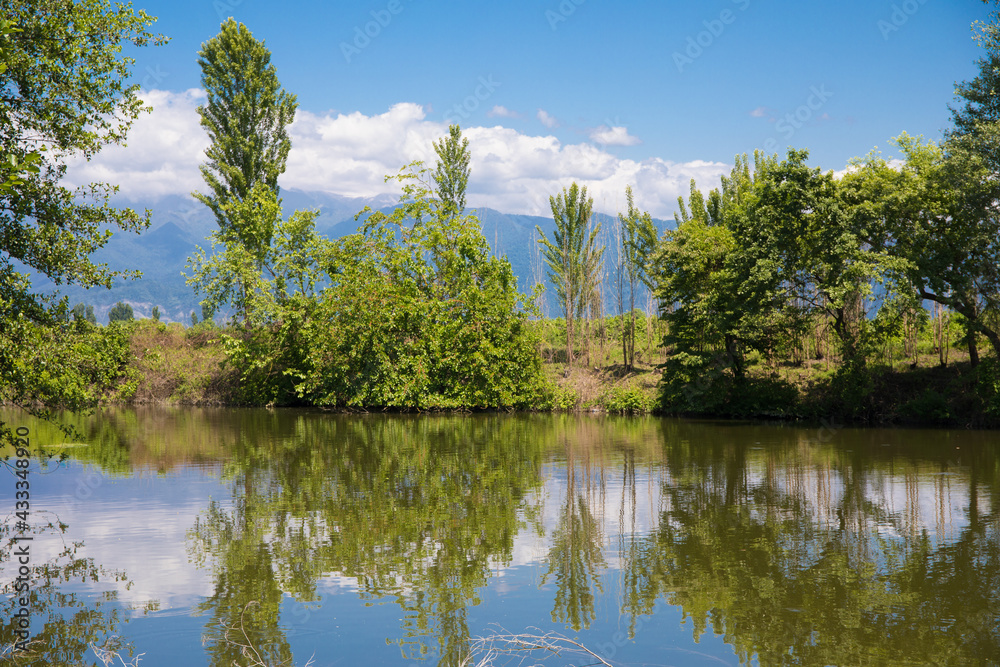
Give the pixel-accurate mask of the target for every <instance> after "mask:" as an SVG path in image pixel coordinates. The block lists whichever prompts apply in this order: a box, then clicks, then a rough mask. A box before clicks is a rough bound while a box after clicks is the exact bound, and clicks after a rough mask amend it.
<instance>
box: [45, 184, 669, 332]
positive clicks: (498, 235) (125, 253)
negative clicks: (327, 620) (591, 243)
mask: <svg viewBox="0 0 1000 667" xmlns="http://www.w3.org/2000/svg"><path fill="white" fill-rule="evenodd" d="M281 197H282V206H283V208H284V211H285V214H286V215H289V214H291V213H292V212H293V211H295V210H297V209H308V208H313V209H318V210H319V212H320V214H319V217H318V218H317V223H316V228H317V231H318V232H319V233H320V234H322V235H325V236H326V237H328V238H340V237H342V236H346V235H348V234H352V233H354V232H355V231H357V228H358V222H356V221H355V220H354V216H355V215H356V214H357V213H358V212H359V211H361V210H362V209H363V208H364V207H365V206H371V207H372V208H375V209H379V210H383V211H386V212H388V211H390V210H392V207H393V204H394V203H395V198H394V197H392V196H389V195H380V196H378V197H374V198H368V199H362V198H347V197H340V196H337V195H332V194H328V193H323V192H303V191H298V190H283V191H282V192H281ZM122 205H124V206H131V207H132V208H134V209H137V210H141V209H143V208H148V209H149V210H150V213H151V216H150V217H151V224H150V227H149V229H148V230H146V231H145V232H143V233H142V234H126V233H121V232H119V233H117V234H115V235H114V236H113V237H112V239H111V241H109V242H108V244H107V246H105V247H104V248H103V249H101V250H100V251H99V252H97V253H96V254H95V259H96V260H97V261H99V262H103V263H106V264H107V265H108V266H110V267H111V268H114V269H138V270H140V271H141V272H142V278H141V279H139V280H131V281H119V282H118V283H117V284H116V285H115V286H114V287H113V288H112V289H111V290H104V289H92V290H89V291H88V290H84V289H82V288H79V287H73V286H70V287H68V288H66V287H64V288H63V289H62V290H61V293H62V294H64V295H66V296H68V297H69V303H70V305H71V306H72V305H74V304H76V303H80V302H83V303H87V304H92V305H93V306H94V310H95V312H96V314H97V316H98V319H99V320H100V321H106V320H107V312H108V310H110V308H111V306H113V305H114V304H115V303H116V302H118V301H125V302H126V303H129V304H130V305H131V306H132V308H133V310H134V311H135V314H136V317H139V318H144V317H150V316H151V312H152V309H153V306H159V308H160V312H161V319H163V320H164V321H167V322H172V321H174V322H185V323H186V322H189V321H190V314H191V311H196V312H198V313H199V314H200V310H201V306H200V305H199V298H198V297H197V296H196V295H195V293H194V290H193V289H192V288H191V287H189V286H188V285H187V284H186V283H185V278H184V276H183V273H184V272H185V271H186V269H185V265H186V263H187V258H188V257H189V256H191V254H193V252H194V251H195V249H196V247H197V246H199V245H200V246H202V247H206V246H207V241H206V240H205V239H206V237H207V236H208V235H209V234H210V233H211V232H212V230H213V229H214V228H215V221H214V218H213V217H212V214H211V212H210V211H209V210H208V208H207V207H205V206H204V205H202V204H201V203H199V202H197V201H195V200H194V199H192V198H190V197H181V196H168V197H163V198H161V199H159V200H157V201H154V202H148V203H147V202H138V203H133V202H125V203H123V204H122ZM469 212H470V213H473V214H475V215H476V216H477V217H478V218H479V220H480V222H481V223H482V227H483V235H484V236H485V237H486V239H487V241H488V242H489V244H490V247H491V248H492V250H493V252H494V253H497V254H500V255H503V256H506V257H507V258H508V260H509V261H510V263H511V267H512V268H513V270H514V274H515V275H516V276H517V278H518V288H519V289H520V290H521V291H522V292H527V291H528V290H529V289H530V286H531V285H532V284H533V283H534V282H535V280H536V279H537V278H536V277H541V278H542V279H543V280H544V281H545V282H546V284H547V285H548V279H547V277H546V276H545V270H544V266H542V264H541V259H540V258H539V257H537V256H536V257H535V258H534V266H533V258H532V253H533V252H534V249H535V248H536V246H537V243H535V240H536V239H537V233H536V232H535V226H536V225H537V226H539V227H541V229H542V231H543V232H545V233H546V234H547V235H549V236H550V237H551V235H552V231H553V229H554V226H555V224H554V222H553V220H552V218H551V216H550V217H542V216H532V215H519V214H508V213H503V212H500V211H496V210H493V209H489V208H482V209H470V210H469ZM595 218H596V219H597V220H598V221H600V222H601V224H602V226H603V232H602V234H603V236H604V237H605V243H606V245H607V246H608V249H607V251H606V252H605V264H606V266H608V267H611V266H613V265H614V263H615V261H616V259H617V252H616V248H615V247H614V242H613V240H612V236H611V233H610V231H611V223H612V222H613V221H614V218H613V217H611V216H608V215H605V214H596V215H595ZM656 223H657V226H658V227H659V228H660V229H661V230H663V229H666V228H667V226H668V224H672V223H667V222H664V221H660V220H657V221H656ZM608 273H609V274H610V271H609V272H608ZM54 287H55V285H53V284H52V282H51V281H49V280H47V279H45V280H41V279H38V280H36V282H35V288H36V290H37V291H40V292H49V291H51V290H52V289H53V288H54ZM549 287H551V286H549ZM547 293H548V297H549V298H548V303H547V304H545V305H544V307H545V309H546V313H547V314H548V315H550V316H555V315H557V307H556V302H555V298H554V296H553V295H552V290H551V289H548V290H547ZM606 294H607V295H609V297H608V306H607V307H608V308H609V309H611V310H613V306H612V305H611V304H610V294H611V282H610V276H609V278H608V279H607V280H606ZM643 298H645V297H644V296H643Z"/></svg>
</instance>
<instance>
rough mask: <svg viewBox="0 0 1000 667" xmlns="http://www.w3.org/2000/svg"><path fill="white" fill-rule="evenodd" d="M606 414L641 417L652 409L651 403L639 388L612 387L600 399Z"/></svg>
mask: <svg viewBox="0 0 1000 667" xmlns="http://www.w3.org/2000/svg"><path fill="white" fill-rule="evenodd" d="M601 404H602V405H603V406H604V409H605V410H606V411H607V412H610V413H612V414H620V415H641V414H646V413H648V412H650V411H651V410H652V409H653V401H652V400H651V399H650V398H649V396H647V395H646V393H645V392H644V391H643V390H642V389H641V388H640V387H634V386H633V387H612V388H611V389H610V390H609V391H608V392H607V393H605V394H604V395H603V396H602V397H601Z"/></svg>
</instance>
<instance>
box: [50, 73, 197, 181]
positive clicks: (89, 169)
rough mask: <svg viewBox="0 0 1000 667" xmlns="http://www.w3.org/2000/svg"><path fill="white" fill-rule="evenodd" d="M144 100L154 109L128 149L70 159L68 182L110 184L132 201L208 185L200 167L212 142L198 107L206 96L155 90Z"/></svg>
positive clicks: (138, 121) (138, 124) (132, 134)
mask: <svg viewBox="0 0 1000 667" xmlns="http://www.w3.org/2000/svg"><path fill="white" fill-rule="evenodd" d="M142 97H143V100H144V101H145V102H146V103H147V104H149V105H151V106H152V107H153V111H152V112H150V113H147V114H142V115H140V116H139V118H137V119H136V120H135V122H134V123H133V124H132V128H131V129H130V130H129V133H128V139H127V142H126V145H124V146H108V147H107V148H105V149H104V150H102V151H101V152H100V153H98V154H97V156H96V157H94V158H93V159H92V160H91V161H90V162H87V161H86V160H83V159H82V158H75V159H71V160H68V161H67V167H68V169H67V177H66V181H67V184H69V185H74V186H75V185H82V184H85V183H92V182H94V181H99V182H104V183H111V184H115V185H118V186H119V187H120V191H121V193H122V194H124V195H125V196H126V197H128V198H130V199H132V200H136V199H139V198H150V199H156V198H159V197H162V196H164V195H168V194H190V193H191V192H193V191H195V190H198V189H202V188H203V187H204V185H205V183H204V181H203V180H202V178H201V173H200V172H199V171H198V165H199V164H201V163H202V162H203V161H204V160H205V149H207V148H208V146H209V144H210V142H209V140H208V135H207V134H206V133H205V130H203V129H202V127H201V124H200V120H199V118H198V112H197V108H198V105H199V104H200V103H201V101H202V100H204V99H205V93H204V92H203V91H201V90H198V89H195V88H193V89H191V90H186V91H184V92H181V93H174V92H169V91H165V90H151V91H145V92H143V93H142Z"/></svg>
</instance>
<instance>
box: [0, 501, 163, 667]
mask: <svg viewBox="0 0 1000 667" xmlns="http://www.w3.org/2000/svg"><path fill="white" fill-rule="evenodd" d="M42 515H43V514H42V513H39V512H35V513H34V514H33V519H34V521H36V522H37V521H38V520H39V518H40V517H41V516H42ZM67 528H68V526H67V525H66V524H64V523H62V522H60V521H59V520H58V519H53V520H52V521H49V522H48V523H45V524H40V523H35V524H34V525H33V526H32V529H31V530H30V531H28V532H25V533H20V532H15V530H14V523H13V522H8V523H5V524H4V525H3V526H0V564H4V565H5V567H4V568H3V569H0V571H2V572H4V574H5V575H7V574H9V573H15V574H13V575H12V576H4V581H3V585H2V595H3V597H2V601H0V619H2V621H0V623H2V625H0V662H2V663H4V664H12V665H24V666H29V665H30V666H32V667H34V666H36V665H37V666H38V667H43V666H45V667H51V666H58V665H74V666H77V665H95V666H96V665H98V664H104V663H103V662H101V663H98V662H97V661H96V660H94V659H93V658H90V657H89V656H94V657H99V656H100V655H101V654H104V655H109V656H111V655H113V656H115V657H116V658H118V659H119V660H120V661H121V663H122V664H126V663H127V664H136V662H137V660H138V657H139V656H136V655H135V647H134V646H133V644H132V642H131V641H128V640H126V639H125V638H123V634H124V625H125V624H127V623H128V619H129V610H128V609H127V608H124V607H123V606H122V605H121V604H120V603H119V601H118V596H117V593H116V592H115V591H109V592H105V593H102V594H93V593H91V592H89V591H87V590H83V591H81V590H80V587H79V585H75V584H77V583H78V582H86V584H87V587H88V588H90V587H93V586H97V585H99V584H101V583H102V582H103V583H105V584H107V583H114V584H117V585H124V586H126V587H128V586H129V585H130V584H129V580H128V578H127V577H126V574H125V573H124V572H120V571H112V570H107V569H105V568H103V567H101V566H100V565H98V564H97V563H96V562H94V559H92V558H83V557H81V556H80V555H78V552H79V551H80V549H81V548H82V546H83V544H82V543H80V542H74V543H68V544H65V547H64V548H63V549H62V551H61V552H60V553H59V554H58V555H57V556H56V557H54V558H52V559H50V560H48V561H47V562H44V563H41V564H36V563H32V564H31V565H30V574H28V579H27V582H26V583H27V586H28V589H27V590H28V592H27V593H25V592H24V591H23V589H22V588H21V587H18V588H16V589H15V587H16V586H17V583H18V582H17V576H18V573H19V568H20V566H19V565H16V563H17V561H18V559H17V558H16V557H14V556H15V554H16V553H17V549H18V545H17V544H16V543H15V542H14V539H15V538H22V537H30V538H32V542H31V543H30V544H33V545H35V544H40V543H41V540H42V539H48V540H52V539H62V537H63V535H64V533H65V532H66V530H67ZM20 544H21V546H22V547H23V545H25V544H28V543H27V542H21V543H20ZM34 558H37V556H34ZM22 585H23V584H22ZM25 595H27V605H24V606H25V607H26V608H27V609H28V610H29V612H30V618H31V637H30V639H29V640H28V642H27V644H26V645H20V646H19V645H18V644H19V642H22V641H24V640H23V638H22V637H20V636H19V635H18V630H19V627H18V625H17V623H18V621H17V619H16V618H15V614H16V613H18V611H19V609H20V608H21V607H22V605H21V601H22V598H23V597H24V596H25ZM155 606H156V605H155V603H152V604H149V605H146V606H145V609H146V610H149V609H153V608H155ZM140 655H141V654H140Z"/></svg>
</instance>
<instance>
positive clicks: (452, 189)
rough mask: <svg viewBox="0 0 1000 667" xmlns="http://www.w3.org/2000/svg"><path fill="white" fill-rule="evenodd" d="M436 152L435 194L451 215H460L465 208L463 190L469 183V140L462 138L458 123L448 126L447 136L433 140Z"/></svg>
mask: <svg viewBox="0 0 1000 667" xmlns="http://www.w3.org/2000/svg"><path fill="white" fill-rule="evenodd" d="M434 152H435V153H437V156H438V162H437V168H436V169H435V170H434V182H435V183H437V196H438V199H439V200H441V203H442V205H443V206H444V208H445V211H448V212H450V213H451V215H461V214H462V212H463V211H464V210H465V190H466V187H467V186H468V184H469V159H470V155H469V140H468V139H463V138H462V129H461V128H460V127H459V126H458V125H449V126H448V136H447V137H445V138H444V139H442V140H441V141H440V142H437V141H435V142H434Z"/></svg>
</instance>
